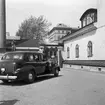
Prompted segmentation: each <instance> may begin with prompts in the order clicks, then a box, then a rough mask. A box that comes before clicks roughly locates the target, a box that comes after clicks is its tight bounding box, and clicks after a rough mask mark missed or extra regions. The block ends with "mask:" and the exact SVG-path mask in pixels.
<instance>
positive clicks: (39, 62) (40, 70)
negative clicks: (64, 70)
mask: <svg viewBox="0 0 105 105" xmlns="http://www.w3.org/2000/svg"><path fill="white" fill-rule="evenodd" d="M34 58H35V62H34V63H35V66H37V74H42V73H44V72H45V67H46V62H43V59H42V56H41V54H40V53H39V54H34Z"/></svg>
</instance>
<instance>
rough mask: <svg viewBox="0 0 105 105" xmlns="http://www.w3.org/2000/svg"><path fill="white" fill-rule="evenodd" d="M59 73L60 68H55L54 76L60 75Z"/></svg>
mask: <svg viewBox="0 0 105 105" xmlns="http://www.w3.org/2000/svg"><path fill="white" fill-rule="evenodd" d="M58 75H59V69H58V68H55V71H54V76H55V77H58Z"/></svg>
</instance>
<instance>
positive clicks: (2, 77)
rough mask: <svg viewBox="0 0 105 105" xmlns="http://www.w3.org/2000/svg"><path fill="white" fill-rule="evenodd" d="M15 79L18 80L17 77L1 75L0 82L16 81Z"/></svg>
mask: <svg viewBox="0 0 105 105" xmlns="http://www.w3.org/2000/svg"><path fill="white" fill-rule="evenodd" d="M15 79H17V76H8V75H6V76H2V75H0V80H15Z"/></svg>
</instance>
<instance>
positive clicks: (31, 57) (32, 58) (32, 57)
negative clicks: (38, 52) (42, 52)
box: [28, 54, 34, 62]
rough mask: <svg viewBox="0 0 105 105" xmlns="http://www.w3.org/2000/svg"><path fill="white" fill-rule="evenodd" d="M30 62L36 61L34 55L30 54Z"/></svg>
mask: <svg viewBox="0 0 105 105" xmlns="http://www.w3.org/2000/svg"><path fill="white" fill-rule="evenodd" d="M28 61H29V62H32V61H34V56H33V54H29V55H28Z"/></svg>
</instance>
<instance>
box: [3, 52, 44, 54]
mask: <svg viewBox="0 0 105 105" xmlns="http://www.w3.org/2000/svg"><path fill="white" fill-rule="evenodd" d="M8 53H9V54H10V53H12V54H13V53H23V54H24V53H36V54H43V53H42V52H39V51H11V52H6V53H5V54H8Z"/></svg>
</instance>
